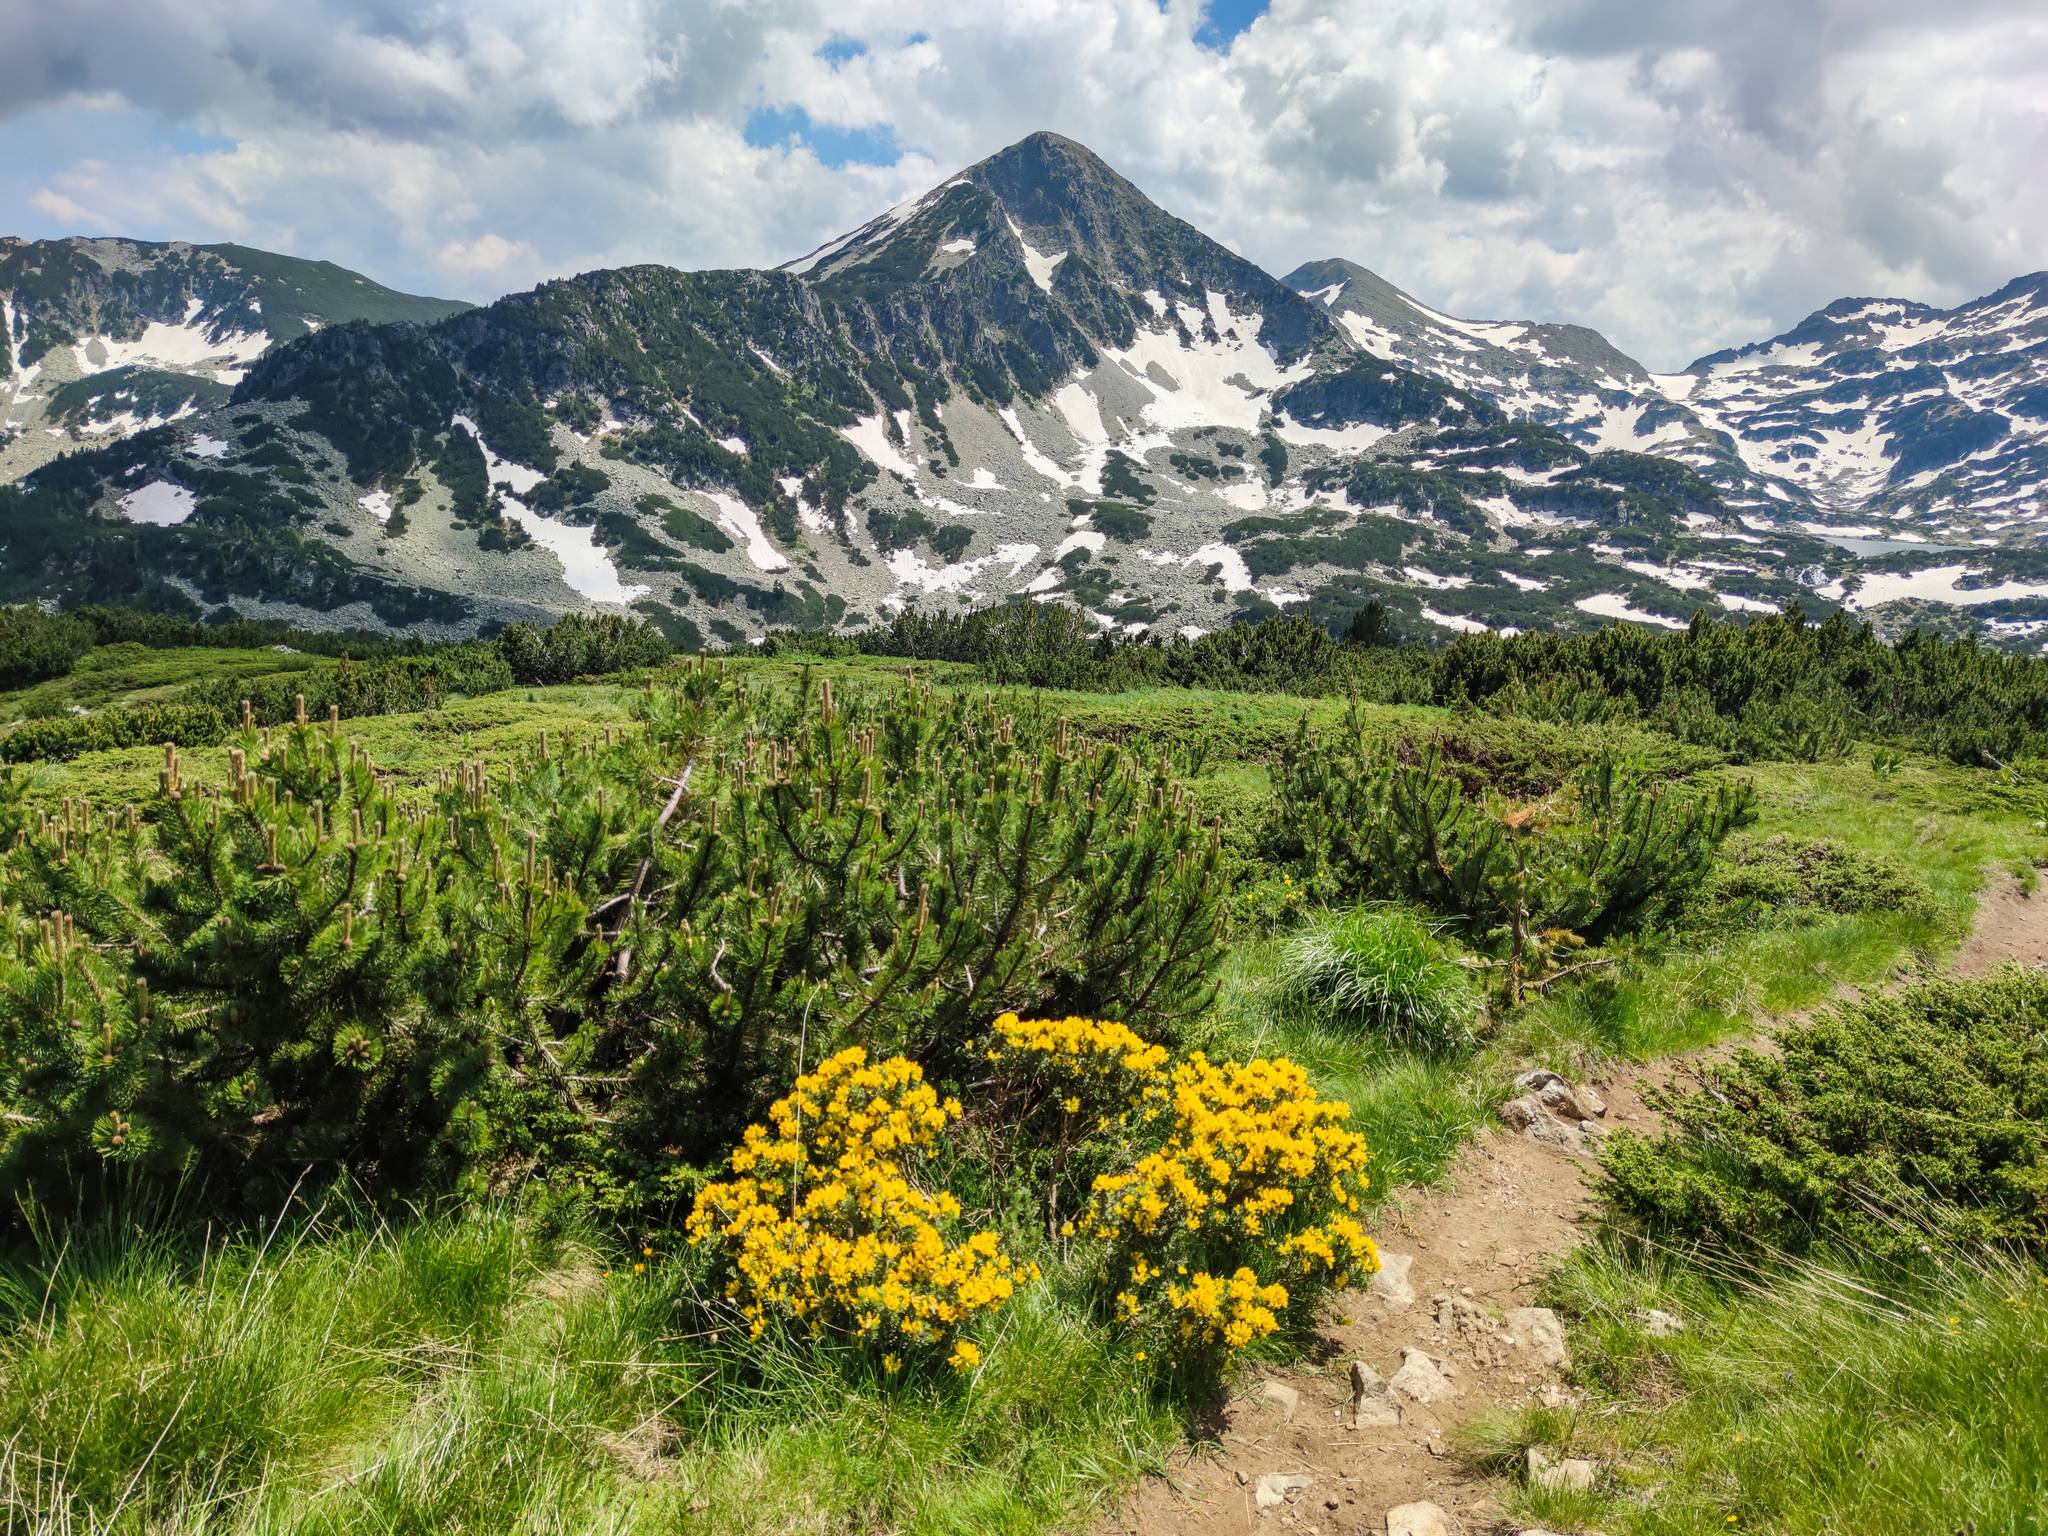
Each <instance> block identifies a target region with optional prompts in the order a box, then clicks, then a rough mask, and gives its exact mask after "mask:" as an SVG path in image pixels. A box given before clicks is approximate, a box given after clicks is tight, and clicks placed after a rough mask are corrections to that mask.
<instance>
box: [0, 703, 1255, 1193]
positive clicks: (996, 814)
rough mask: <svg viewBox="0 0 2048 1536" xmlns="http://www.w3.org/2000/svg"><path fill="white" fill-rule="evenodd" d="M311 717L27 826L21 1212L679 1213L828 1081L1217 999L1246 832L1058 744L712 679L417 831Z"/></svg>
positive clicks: (7, 1074)
mask: <svg viewBox="0 0 2048 1536" xmlns="http://www.w3.org/2000/svg"><path fill="white" fill-rule="evenodd" d="M297 713H298V715H299V718H297V719H296V720H294V721H293V723H291V724H288V725H286V726H283V727H281V728H278V729H275V730H273V729H270V728H267V727H262V726H259V725H258V724H257V723H256V722H255V720H254V719H253V718H251V717H250V715H249V714H248V713H247V712H245V714H244V719H243V724H242V726H241V729H240V732H239V734H238V735H237V736H236V737H235V738H234V740H235V745H234V746H233V748H232V750H231V752H230V760H229V766H228V773H227V777H226V780H225V782H223V783H219V784H205V783H200V782H196V781H188V780H187V779H186V777H185V771H184V765H183V764H182V761H181V759H180V757H179V755H178V753H177V752H176V750H175V749H172V750H170V751H168V752H167V755H166V760H165V767H164V771H163V775H162V780H161V784H160V787H159V790H158V793H157V795H156V796H155V797H154V798H153V799H151V800H150V801H148V802H147V803H146V804H127V805H120V806H112V807H109V806H102V805H93V804H88V803H86V802H85V801H83V800H75V799H74V800H71V801H67V802H66V803H65V804H64V805H63V807H62V808H61V810H60V811H58V812H57V813H55V814H49V813H45V812H43V811H41V810H31V809H29V808H28V807H27V806H25V805H24V804H22V802H21V800H20V793H21V791H20V789H19V787H18V786H17V788H15V789H14V790H13V791H11V792H9V791H5V790H0V800H4V801H5V802H6V804H5V805H4V806H0V831H8V830H10V829H11V832H12V835H11V836H10V837H9V838H8V839H7V842H6V846H4V847H0V1106H4V1107H5V1109H6V1111H7V1113H6V1115H5V1116H4V1118H0V1195H7V1196H12V1195H17V1194H20V1193H21V1192H22V1191H23V1190H25V1189H26V1188H27V1187H29V1186H31V1185H33V1186H35V1187H36V1188H37V1189H38V1191H39V1197H40V1198H42V1199H44V1200H48V1201H52V1202H54V1203H59V1204H61V1203H63V1200H64V1199H65V1198H69V1196H66V1195H65V1194H64V1192H65V1191H67V1190H68V1191H70V1192H71V1195H72V1196H76V1195H80V1194H83V1192H84V1190H85V1187H86V1186H87V1185H89V1184H90V1183H91V1182H92V1181H93V1180H95V1179H96V1178H98V1177H100V1176H101V1175H102V1174H103V1173H104V1171H105V1169H106V1167H107V1165H108V1164H109V1163H112V1162H119V1163H122V1164H126V1165H128V1167H129V1175H130V1176H131V1177H140V1178H144V1179H152V1178H154V1179H163V1180H176V1179H182V1178H187V1177H191V1176H195V1175H196V1176H198V1177H200V1178H201V1180H202V1181H206V1180H211V1181H212V1182H213V1185H214V1187H215V1188H216V1190H217V1191H219V1192H222V1193H229V1192H238V1191H240V1190H242V1189H244V1188H251V1193H252V1194H254V1193H257V1192H258V1191H257V1190H255V1189H254V1188H253V1186H263V1185H275V1184H277V1183H280V1182H290V1181H291V1180H294V1179H297V1178H299V1177H301V1176H302V1175H305V1174H308V1173H310V1176H312V1177H315V1178H330V1177H334V1176H337V1175H339V1174H341V1173H342V1172H344V1171H346V1172H348V1173H349V1174H351V1175H352V1176H353V1177H354V1178H355V1179H356V1180H358V1181H359V1182H361V1183H362V1184H363V1185H364V1186H365V1187H366V1188H372V1189H379V1188H381V1189H387V1190H394V1191H418V1190H433V1189H445V1188H449V1187H453V1186H457V1185H464V1184H468V1185H477V1184H495V1183H501V1182H504V1181H506V1180H508V1179H511V1178H515V1177H520V1176H523V1175H524V1174H526V1173H527V1172H529V1171H533V1170H542V1171H545V1173H546V1174H547V1176H549V1177H551V1178H554V1179H557V1180H561V1181H566V1182H568V1183H571V1184H574V1185H576V1186H578V1187H579V1188H582V1189H584V1190H587V1191H589V1192H591V1193H594V1194H595V1195H596V1196H597V1197H598V1198H599V1199H600V1200H601V1201H602V1202H603V1203H604V1204H605V1205H607V1206H609V1207H611V1208H614V1209H616V1210H618V1211H620V1212H622V1213H623V1212H625V1211H628V1210H649V1209H651V1207H653V1206H656V1205H660V1206H663V1207H667V1206H669V1205H671V1204H672V1203H673V1202H675V1201H677V1200H681V1199H684V1198H686V1197H687V1196H688V1195H689V1194H691V1193H693V1192H694V1190H695V1187H696V1180H697V1176H696V1174H695V1172H694V1168H695V1166H696V1165H697V1164H699V1163H702V1162H704V1161H708V1160H709V1159H710V1158H712V1157H714V1156H716V1155H718V1154H719V1153H720V1152H722V1150H723V1149H724V1148H725V1147H726V1146H729V1145H730V1144H731V1142H732V1141H733V1140H734V1139H735V1137H736V1136H737V1135H738V1133H739V1131H740V1130H741V1128H743V1127H744V1126H745V1125H746V1124H747V1123H748V1121H749V1120H753V1119H758V1118H759V1117H760V1113H761V1111H763V1110H764V1109H765V1108H766V1106H767V1105H768V1104H769V1103H771V1102H772V1101H773V1100H775V1099H777V1098H779V1097H780V1096H781V1095H783V1094H784V1093H785V1092H787V1090H788V1089H789V1087H790V1085H791V1083H792V1082H793V1081H794V1080H795V1078H796V1076H797V1075H798V1071H799V1069H800V1067H801V1065H802V1064H803V1063H804V1062H805V1061H809V1062H816V1061H818V1060H820V1059H821V1058H822V1057H825V1056H829V1055H831V1054H833V1053H834V1052H836V1051H839V1050H841V1049H843V1048H846V1047H848V1046H854V1045H858V1046H861V1047H863V1048H866V1049H868V1050H869V1051H870V1052H871V1053H872V1054H874V1055H876V1056H877V1057H884V1056H891V1055H899V1054H901V1055H908V1056H910V1057H912V1058H913V1059H916V1060H919V1061H921V1062H923V1063H924V1064H925V1065H926V1066H927V1067H944V1066H946V1065H947V1064H949V1063H955V1062H958V1061H959V1060H961V1059H963V1058H964V1057H965V1055H966V1054H967V1053H968V1052H970V1051H971V1050H972V1049H973V1048H974V1046H975V1044H976V1043H977V1042H978V1041H979V1040H980V1038H981V1037H982V1035H983V1032H984V1030H985V1027H986V1020H987V1019H988V1018H989V1017H990V1016H991V1015H992V1014H993V1013H995V1012H998V1011H1000V1010H1002V1009H1003V1008H1005V1007H1020V1008H1029V1009H1032V1010H1034V1011H1046V1012H1052V1011H1059V1012H1065V1011H1070V1010H1074V1009H1077V1008H1081V1007H1087V1008H1094V1009H1100V1010H1101V1011H1105V1012H1107V1011H1114V1012H1117V1013H1121V1014H1122V1015H1124V1016H1125V1017H1126V1018H1128V1019H1130V1020H1131V1021H1132V1022H1133V1023H1134V1024H1136V1025H1139V1026H1142V1027H1145V1028H1147V1029H1151V1030H1155V1031H1159V1032H1162V1033H1164V1034H1167V1035H1168V1036H1170V1035H1171V1032H1172V1031H1173V1030H1174V1029H1176V1028H1177V1027H1178V1025H1179V1023H1180V1022H1181V1021H1183V1020H1185V1019H1187V1018H1189V1017H1191V1016H1192V1015H1193V1014H1194V1013H1196V1012H1198V1011H1199V1010H1200V1009H1201V1008H1202V1007H1204V1006H1205V1005H1206V1003H1207V1000H1208V998H1209V996H1210V995H1211V990H1212V987H1213V981H1212V976H1213V972H1214V966H1215V960H1216V958H1217V956H1218V954H1219V952H1220V942H1221V938H1220V930H1221V921H1222V918H1221V913H1222V910H1223V907H1222V900H1223V895H1224V889H1223V887H1224V877H1223V874H1222V869H1221V863H1220V849H1219V844H1218V840H1217V838H1216V835H1215V833H1214V831H1213V829H1210V828H1205V827H1202V826H1200V825H1198V824H1197V822H1196V820H1195V817H1194V814H1193V812H1192V809H1191V808H1190V806H1189V804H1188V802H1187V799H1186V797H1185V795H1184V793H1183V792H1182V791H1181V790H1180V789H1179V788H1178V787H1177V786H1176V785H1175V783H1174V782H1173V780H1172V778H1171V777H1170V773H1169V771H1168V770H1167V769H1166V768H1164V767H1161V768H1159V769H1156V770H1144V769H1140V768H1139V767H1138V766H1136V765H1135V764H1134V763H1133V762H1132V761H1131V759H1130V758H1129V757H1128V756H1127V755H1126V754H1125V753H1123V752H1122V751H1121V750H1119V749H1118V748H1116V747H1114V746H1112V745H1109V744H1107V743H1102V742H1096V741H1089V740H1086V739H1083V738H1081V737H1080V736H1079V735H1078V734H1077V733H1075V732H1074V731H1072V730H1071V729H1070V728H1069V726H1068V725H1067V724H1066V722H1064V721H1062V720H1056V719H1053V718H1049V717H1046V716H1042V715H1038V714H1033V713H1028V712H1027V713H1024V714H1021V715H1012V714H1009V713H1006V712H1004V711H1003V710H999V709H998V708H997V706H996V704H995V703H994V701H993V700H989V699H974V698H969V697H959V696H954V697H938V696H935V695H934V694H933V692H932V690H931V689H930V688H929V687H928V686H925V685H923V684H921V683H918V682H915V681H907V682H906V683H905V684H904V686H903V687H902V688H901V689H900V690H897V691H895V692H893V693H891V694H887V695H883V696H874V697H865V698H857V699H851V700H844V701H842V700H837V699H835V698H834V697H833V696H832V694H831V692H830V690H829V689H828V688H823V687H820V688H817V689H808V688H806V689H804V690H802V691H801V692H799V693H797V694H795V695H793V696H788V697H784V696H780V695H770V694H756V693H754V692H753V691H751V690H750V689H749V688H748V687H747V686H746V685H745V684H744V683H742V682H739V681H736V680H735V679H734V678H733V677H732V676H730V675H728V674H727V673H726V672H724V671H723V670H722V669H720V668H717V667H712V666H707V665H701V664H700V665H696V666H690V667H684V668H678V669H676V670H674V671H673V672H672V673H670V674H669V675H668V676H667V678H666V680H665V682H664V683H663V685H662V686H660V687H654V686H652V685H650V686H649V688H648V689H647V691H646V692H645V693H644V695H643V696H642V698H641V700H640V704H639V714H640V716H641V720H640V724H639V725H638V727H637V728H634V729H629V730H627V731H626V732H624V733H622V734H621V733H614V732H612V731H609V730H608V731H606V732H604V733H603V735H602V736H601V737H600V736H596V735H593V736H592V737H589V738H585V739H582V740H579V741H575V742H563V741H554V742H550V741H548V740H547V739H546V737H545V736H542V737H541V738H540V739H538V740H537V741H536V742H534V743H533V745H532V746H531V747H530V748H529V749H527V750H526V751H524V752H520V753H517V754H515V755H514V756H513V757H512V758H510V759H509V760H505V761H499V762H489V761H485V760H481V759H478V760H474V761H470V762H466V763H464V764H462V765H461V767H460V768H459V769H458V770H456V771H453V772H444V773H443V774H441V775H440V776H439V778H438V780H437V781H435V782H433V783H431V784H428V785H426V786H424V787H423V789H421V790H420V791H417V792H413V793H405V792H402V791H401V789H400V786H399V785H398V784H397V783H396V782H395V781H394V780H393V779H392V778H391V777H390V776H388V775H386V774H384V773H382V772H380V771H379V770H378V768H377V766H376V765H375V764H374V763H372V762H370V761H369V759H368V758H367V756H366V755H365V754H364V753H363V752H362V751H361V750H360V748H358V747H357V746H356V745H355V744H353V743H351V742H349V741H348V740H347V739H346V738H345V737H344V736H343V734H342V732H341V729H340V726H339V723H338V719H337V718H336V714H338V712H335V713H331V714H330V718H329V720H328V722H326V723H325V724H324V725H319V724H313V723H310V722H308V721H306V720H305V719H304V718H303V715H304V711H303V709H301V710H299V711H298V712H297ZM264 1198H268V1197H267V1195H266V1196H265V1197H264Z"/></svg>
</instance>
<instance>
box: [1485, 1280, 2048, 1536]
mask: <svg viewBox="0 0 2048 1536" xmlns="http://www.w3.org/2000/svg"><path fill="white" fill-rule="evenodd" d="M1552 1290H1553V1297H1552V1299H1554V1300H1555V1301H1556V1302H1557V1304H1558V1305H1559V1306H1560V1307H1561V1308H1562V1309H1563V1310H1564V1311H1565V1312H1566V1313H1567V1314H1568V1315H1569V1316H1570V1317H1571V1318H1572V1321H1573V1327H1572V1347H1573V1349H1574V1351H1575V1354H1576V1357H1577V1358H1576V1360H1575V1374H1576V1377H1577V1379H1578V1380H1579V1381H1580V1382H1582V1383H1584V1384H1585V1385H1586V1386H1587V1387H1588V1389H1589V1396H1588V1400H1587V1401H1586V1403H1585V1404H1584V1405H1583V1407H1582V1408H1581V1409H1580V1410H1578V1411H1576V1412H1571V1411H1557V1410H1538V1411H1535V1412H1531V1413H1524V1414H1513V1415H1507V1416H1504V1417H1500V1418H1495V1419H1493V1420H1490V1421H1487V1422H1484V1423H1481V1424H1478V1425H1475V1426H1473V1428H1472V1430H1471V1431H1470V1433H1469V1435H1468V1451H1469V1452H1470V1454H1472V1455H1473V1456H1474V1457H1475V1458H1476V1459H1478V1460H1479V1461H1481V1462H1482V1463H1483V1464H1485V1465H1488V1466H1491V1467H1494V1468H1497V1469H1501V1470H1503V1471H1509V1472H1512V1470H1513V1469H1514V1468H1515V1467H1516V1466H1517V1463H1518V1461H1519V1458H1520V1453H1521V1451H1522V1449H1523V1447H1525V1446H1527V1445H1529V1444H1552V1445H1559V1446H1564V1447H1568V1448H1569V1449H1570V1451H1571V1453H1572V1454H1574V1455H1582V1456H1590V1457H1593V1458H1596V1459H1598V1460H1599V1461H1600V1462H1602V1464H1603V1468H1604V1470H1603V1474H1602V1477H1601V1481H1600V1486H1599V1487H1598V1488H1596V1489H1595V1490H1594V1491H1593V1492H1591V1493H1565V1492H1560V1491H1553V1490H1546V1489H1541V1488H1530V1487H1526V1486H1524V1485H1523V1484H1522V1483H1521V1481H1520V1480H1519V1479H1518V1478H1512V1477H1511V1478H1510V1480H1509V1481H1508V1483H1507V1485H1506V1486H1507V1488H1508V1491H1509V1497H1510V1498H1511V1499H1512V1500H1513V1501H1514V1503H1515V1505H1516V1507H1517V1509H1518V1510H1519V1511H1520V1512H1522V1513H1524V1514H1526V1516H1527V1517H1528V1518H1529V1520H1530V1522H1531V1523H1534V1524H1540V1525H1543V1526H1545V1527H1548V1528H1552V1529H1557V1530H1572V1529H1582V1528H1593V1527H1597V1528H1598V1529H1600V1530H1604V1531H1608V1532H1610V1533H1622V1532H1627V1533H1632V1536H1681V1533H1686V1536H1693V1533H1704V1532H1709V1531H1713V1532H1723V1533H1725V1532H1728V1531H1731V1530H1740V1531H1769V1532H1773V1533H1782V1536H1842V1533H1847V1532H1866V1531H1868V1532H1881V1531H1898V1532H1908V1531H1912V1532H1919V1531H1972V1532H1976V1533H1979V1536H1993V1533H2010V1536H2021V1533H2027V1532H2039V1531H2040V1530H2042V1529H2043V1525H2044V1522H2048V1276H2044V1275H2043V1273H2042V1272H2041V1271H2040V1270H2039V1269H2038V1268H2037V1267H2035V1266H2034V1265H2031V1264H2029V1263H2027V1262H2025V1261H2023V1260H2019V1259H2016V1258H2011V1257H2007V1256H2004V1255H1999V1254H1991V1253H1977V1254H1969V1255H1950V1256H1947V1257H1946V1258H1944V1259H1941V1260H1939V1261H1938V1262H1937V1263H1936V1264H1935V1267H1934V1269H1933V1272H1932V1274H1931V1275H1920V1276H1914V1277H1910V1278H1909V1277H1902V1276H1899V1275H1897V1274H1895V1273H1888V1272H1886V1271H1883V1270H1881V1269H1878V1268H1876V1267H1874V1266H1873V1265H1870V1264H1867V1263H1861V1262H1858V1261H1856V1260H1854V1259H1853V1258H1851V1259H1847V1260H1842V1261H1838V1262H1835V1263H1800V1264H1780V1265H1770V1264H1761V1265H1743V1266H1739V1267H1738V1266H1733V1265H1716V1264H1714V1263H1712V1262H1711V1261H1709V1260H1708V1259H1706V1258H1704V1257H1703V1256H1701V1255H1698V1254H1688V1255H1683V1256H1662V1257H1650V1258H1642V1257H1632V1256H1630V1255H1629V1254H1627V1253H1625V1252H1624V1251H1622V1250H1621V1249H1620V1248H1618V1247H1615V1246H1609V1245H1605V1244H1601V1245H1595V1246H1593V1247H1590V1248H1587V1249H1583V1250H1581V1251H1580V1252H1579V1254H1578V1255H1577V1256H1575V1257H1574V1258H1573V1259H1571V1260H1570V1261H1568V1262H1567V1264H1566V1266H1565V1268H1564V1270H1563V1271H1562V1273H1561V1275H1560V1276H1559V1277H1558V1278H1557V1280H1556V1281H1555V1282H1554V1283H1553V1287H1552ZM1651 1308H1656V1309H1659V1310H1661V1311H1663V1312H1666V1313H1669V1314H1671V1315H1672V1316H1674V1317H1676V1318H1678V1319H1680V1320H1681V1322H1682V1324H1683V1331H1682V1332H1679V1333H1676V1334H1673V1335H1670V1336H1667V1337H1655V1336H1653V1335H1652V1334H1651V1332H1650V1331H1649V1330H1648V1329H1647V1328H1646V1327H1645V1325H1644V1318H1645V1315H1646V1313H1647V1311H1648V1310H1649V1309H1651Z"/></svg>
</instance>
